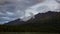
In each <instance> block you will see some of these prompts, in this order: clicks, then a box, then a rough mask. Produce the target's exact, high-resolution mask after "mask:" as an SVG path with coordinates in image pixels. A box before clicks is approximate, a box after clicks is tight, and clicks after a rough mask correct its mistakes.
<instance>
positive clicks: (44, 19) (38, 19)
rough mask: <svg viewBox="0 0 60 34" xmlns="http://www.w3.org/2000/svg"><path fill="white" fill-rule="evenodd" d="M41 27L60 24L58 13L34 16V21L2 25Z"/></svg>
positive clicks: (18, 20)
mask: <svg viewBox="0 0 60 34" xmlns="http://www.w3.org/2000/svg"><path fill="white" fill-rule="evenodd" d="M22 24H23V25H38V24H39V25H42V24H51V25H52V24H54V25H55V24H60V12H52V11H48V12H46V13H39V14H37V15H35V19H32V18H31V19H30V20H28V21H27V22H24V21H21V20H20V19H17V20H14V21H11V22H9V23H5V24H4V25H22Z"/></svg>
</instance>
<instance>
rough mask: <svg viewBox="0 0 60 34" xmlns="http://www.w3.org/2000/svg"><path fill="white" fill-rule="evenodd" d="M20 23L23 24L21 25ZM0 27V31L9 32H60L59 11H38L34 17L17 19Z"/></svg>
mask: <svg viewBox="0 0 60 34" xmlns="http://www.w3.org/2000/svg"><path fill="white" fill-rule="evenodd" d="M19 23H20V24H19ZM21 23H23V24H22V25H21ZM9 24H10V25H9ZM11 24H12V26H11ZM14 24H15V25H14ZM13 25H14V26H13ZM0 29H1V30H0V31H9V32H11V31H13V32H16V31H17V32H60V12H51V11H48V12H46V13H39V14H37V15H35V19H30V20H28V21H27V22H23V21H22V22H21V21H20V19H17V20H15V21H12V22H9V23H7V24H4V25H1V26H0Z"/></svg>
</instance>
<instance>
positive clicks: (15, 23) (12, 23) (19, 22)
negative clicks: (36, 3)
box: [4, 19, 25, 25]
mask: <svg viewBox="0 0 60 34" xmlns="http://www.w3.org/2000/svg"><path fill="white" fill-rule="evenodd" d="M24 23H25V22H24V21H21V20H20V19H16V20H14V21H11V22H9V23H5V24H4V25H21V24H24Z"/></svg>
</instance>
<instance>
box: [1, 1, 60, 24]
mask: <svg viewBox="0 0 60 34" xmlns="http://www.w3.org/2000/svg"><path fill="white" fill-rule="evenodd" d="M58 6H59V3H58V2H56V1H55V0H0V24H4V23H7V22H9V21H12V20H15V19H18V18H20V19H23V20H29V19H30V18H31V17H32V16H33V15H36V14H38V13H45V12H46V11H49V10H51V11H55V9H56V8H58ZM45 10H46V11H45Z"/></svg>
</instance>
